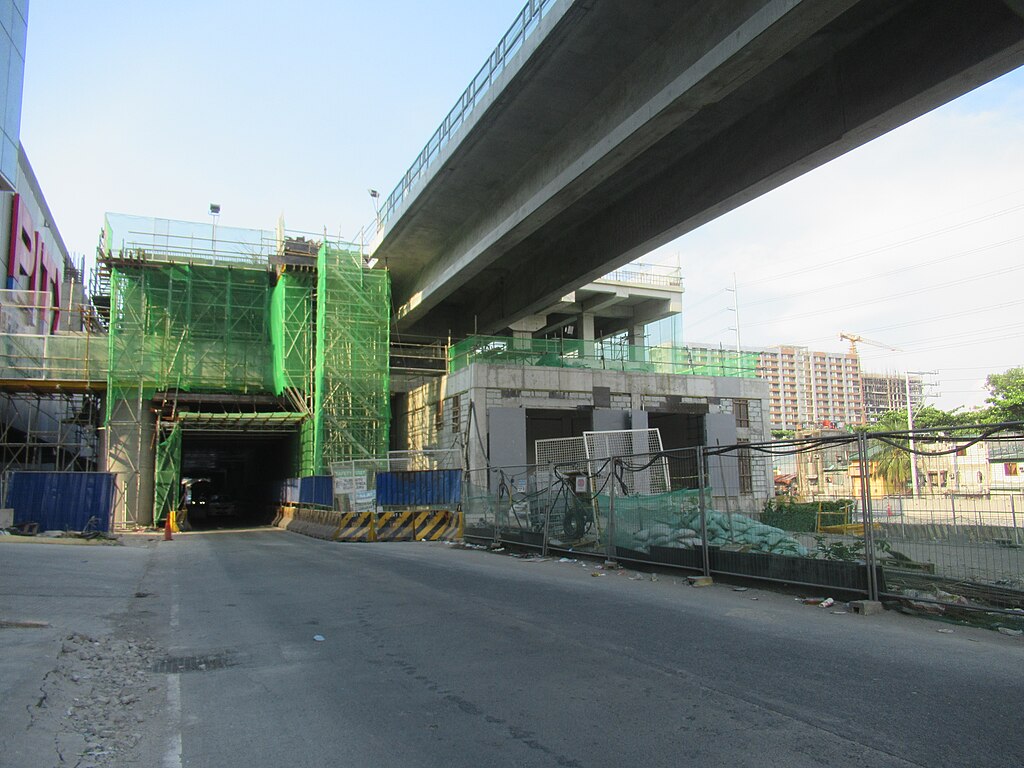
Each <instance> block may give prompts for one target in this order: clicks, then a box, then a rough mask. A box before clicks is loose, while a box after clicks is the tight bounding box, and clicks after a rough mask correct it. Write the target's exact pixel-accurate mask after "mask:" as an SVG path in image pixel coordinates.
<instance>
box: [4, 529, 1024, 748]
mask: <svg viewBox="0 0 1024 768" xmlns="http://www.w3.org/2000/svg"><path fill="white" fill-rule="evenodd" d="M13 549H15V548H12V547H6V548H4V547H3V546H2V545H0V576H2V577H3V582H2V583H3V584H7V585H9V587H10V588H9V589H8V588H7V587H0V614H2V616H6V615H10V614H11V613H12V612H14V613H17V611H18V610H19V609H18V606H19V605H20V604H21V602H20V598H19V596H18V594H17V593H18V590H19V589H21V588H22V587H25V588H26V589H27V585H26V584H25V583H24V582H23V581H22V571H23V570H24V567H25V566H26V562H25V561H24V560H23V558H26V557H28V556H27V555H23V552H24V551H25V550H26V549H27V547H17V548H16V549H17V554H18V558H17V559H16V560H17V562H14V564H13V565H12V558H11V557H9V556H8V553H9V552H11V551H12V550H13ZM67 549H68V548H66V547H42V546H40V547H34V548H33V550H34V552H35V553H39V552H41V551H45V554H33V555H32V558H46V559H48V560H57V561H59V560H60V558H62V557H66V554H67V553H66V551H67ZM110 551H113V552H114V554H113V555H109V554H108V553H109V552H110ZM119 553H120V554H119ZM107 557H110V558H112V559H113V560H117V562H118V563H119V565H117V567H116V568H115V573H116V574H117V581H116V584H117V585H119V586H118V587H117V588H113V589H114V591H117V589H119V588H121V587H123V589H125V590H130V591H131V592H132V593H137V594H143V595H146V597H144V598H132V595H131V594H127V593H126V594H125V595H118V597H116V598H115V599H113V600H112V601H111V606H115V605H116V606H120V608H123V613H120V614H118V615H117V619H116V621H115V620H113V619H111V621H110V622H109V627H107V629H108V630H109V631H114V632H121V631H126V629H125V628H126V627H130V628H131V632H132V633H133V634H134V635H135V636H138V637H147V638H150V639H151V640H152V641H153V642H154V643H155V645H156V646H157V647H158V648H160V649H162V654H163V655H161V657H160V658H161V659H168V660H169V661H166V660H165V661H164V663H162V664H159V665H157V666H156V667H155V669H157V670H158V671H154V672H152V673H151V674H152V677H153V679H154V680H156V681H158V682H159V684H160V686H161V688H160V695H161V696H162V697H163V698H162V699H161V700H162V701H164V702H165V705H164V711H163V713H162V717H161V718H159V721H152V722H147V723H146V728H147V734H146V738H145V739H143V740H142V741H141V742H140V744H139V746H138V750H139V754H138V756H137V759H138V764H144V765H162V766H164V768H178V767H179V766H245V768H258V767H261V766H275V767H276V766H290V767H292V768H299V767H300V766H324V765H332V766H587V767H590V766H617V765H636V766H689V765H693V766H730V767H734V766H756V767H757V768H764V767H766V766H786V768H796V767H797V766H812V765H829V766H903V765H917V766H964V765H971V766H988V765H991V766H1001V767H1002V766H1009V765H1018V764H1020V755H1021V754H1024V729H1022V728H1021V727H1020V726H1021V718H1022V716H1024V706H1022V705H1024V664H1022V662H1024V639H1021V638H1018V637H1008V636H1004V635H1000V634H997V633H993V632H990V631H984V630H974V629H968V628H963V627H955V628H953V629H954V631H953V632H952V633H951V634H950V633H947V632H939V631H938V630H939V629H949V628H950V626H949V625H946V624H940V623H936V622H931V621H927V620H922V619H917V618H910V617H906V616H901V615H897V614H892V613H887V614H884V615H882V616H872V617H859V616H854V615H852V614H844V615H838V614H834V613H832V612H831V611H830V610H827V609H825V610H823V609H820V608H816V607H809V606H804V605H802V604H799V603H797V602H795V601H794V600H793V597H792V596H789V595H783V594H774V593H771V592H768V591H762V590H757V589H750V590H748V591H745V592H737V591H733V590H732V588H731V587H729V586H727V585H724V584H716V585H715V586H713V587H710V588H703V589H697V588H692V587H689V586H686V585H685V583H684V582H683V581H682V580H681V579H680V578H679V577H676V576H673V575H660V576H659V580H658V581H657V582H656V583H652V582H651V581H650V579H649V576H647V577H645V580H639V579H636V578H631V575H632V572H625V573H623V574H622V575H618V574H615V573H608V575H603V576H599V577H595V576H592V575H591V574H592V573H594V569H593V568H592V567H583V566H582V565H580V564H572V563H560V562H557V561H555V560H550V561H547V562H535V561H525V560H518V559H514V558H510V557H506V556H502V555H497V554H490V553H486V552H480V551H472V550H461V549H455V548H452V547H449V546H447V545H443V544H426V543H408V544H377V545H367V544H335V543H328V542H322V541H318V540H314V539H308V538H305V537H302V536H299V535H296V534H291V533H287V532H282V531H276V530H262V531H252V532H234V533H209V534H193V535H187V536H178V537H176V539H175V541H173V542H156V541H152V542H142V543H141V544H136V545H135V546H134V547H124V548H118V549H117V550H108V551H106V552H104V558H107ZM119 557H120V558H121V559H120V560H118V558H119ZM133 569H134V572H137V575H138V578H137V580H136V579H133V578H130V577H129V576H128V575H127V572H129V571H133ZM65 572H66V569H65V571H62V573H65ZM10 585H13V586H10ZM53 589H54V590H56V591H59V590H58V589H57V587H53ZM752 598H757V599H756V600H753V599H752ZM118 601H120V602H118ZM2 616H0V617H2ZM12 631H13V630H12ZM21 631H23V632H27V631H29V630H21ZM315 636H320V637H322V638H323V639H322V640H316V639H314V638H315ZM5 637H7V636H5V635H4V634H0V643H2V645H0V648H6V647H7V646H8V642H7V640H6V639H5ZM2 659H3V656H2V655H0V671H4V670H6V669H7V667H5V666H4V664H3V661H2ZM30 668H31V669H34V667H31V665H30ZM41 668H42V667H40V669H41ZM23 687H24V686H23ZM0 714H4V715H6V712H5V711H3V710H0ZM0 764H3V765H7V763H6V762H4V761H3V759H2V758H0ZM30 764H31V765H35V764H36V763H26V765H30ZM38 764H44V763H38ZM68 764H74V763H68ZM97 764H102V763H97ZM12 765H17V763H12Z"/></svg>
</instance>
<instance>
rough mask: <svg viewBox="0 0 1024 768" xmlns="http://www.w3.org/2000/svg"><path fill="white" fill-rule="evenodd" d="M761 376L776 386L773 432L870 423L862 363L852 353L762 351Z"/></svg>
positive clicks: (772, 405)
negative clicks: (864, 394)
mask: <svg viewBox="0 0 1024 768" xmlns="http://www.w3.org/2000/svg"><path fill="white" fill-rule="evenodd" d="M758 375H759V376H760V377H761V378H763V379H767V380H768V382H769V384H770V401H769V411H768V414H769V422H770V424H771V426H772V428H773V429H798V428H800V427H803V426H806V425H810V424H815V425H818V426H822V425H825V426H831V425H836V426H842V425H846V424H861V423H863V421H864V401H863V393H862V386H861V372H860V358H859V357H858V356H857V355H856V354H852V353H850V352H818V351H813V350H810V349H808V348H807V347H795V346H785V345H783V346H778V347H770V348H768V349H765V350H763V351H761V353H760V356H759V359H758Z"/></svg>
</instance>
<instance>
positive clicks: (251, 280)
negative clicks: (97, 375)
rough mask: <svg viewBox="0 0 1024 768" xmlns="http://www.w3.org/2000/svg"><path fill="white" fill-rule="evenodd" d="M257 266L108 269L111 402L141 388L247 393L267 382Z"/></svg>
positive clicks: (265, 305) (264, 306)
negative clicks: (255, 268) (109, 284)
mask: <svg viewBox="0 0 1024 768" xmlns="http://www.w3.org/2000/svg"><path fill="white" fill-rule="evenodd" d="M269 306H270V285H269V280H268V279H267V273H266V272H265V271H263V270H251V269H238V268H230V267H209V266H189V265H185V264H169V265H164V266H161V267H160V268H153V267H115V268H114V269H113V270H112V273H111V319H110V339H109V344H110V353H109V359H110V374H109V381H108V386H109V392H110V397H109V398H108V399H109V400H110V401H111V402H112V401H113V400H116V399H118V398H119V397H122V396H126V395H127V393H128V392H132V391H135V389H136V388H137V387H140V386H141V387H142V390H143V393H144V395H145V396H147V397H151V396H152V393H153V392H156V391H158V390H163V389H172V388H175V389H179V390H184V391H208V392H238V393H253V392H265V391H270V390H271V389H272V387H273V382H272V369H271V365H270V357H271V347H270V344H269V343H268V341H269V339H270V334H269V326H268V315H269V311H268V310H269Z"/></svg>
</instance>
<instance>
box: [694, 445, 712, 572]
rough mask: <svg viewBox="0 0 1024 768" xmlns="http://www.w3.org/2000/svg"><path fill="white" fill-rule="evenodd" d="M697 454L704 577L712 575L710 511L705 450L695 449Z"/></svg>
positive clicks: (698, 507) (698, 505)
mask: <svg viewBox="0 0 1024 768" xmlns="http://www.w3.org/2000/svg"><path fill="white" fill-rule="evenodd" d="M694 450H695V451H696V452H697V489H698V494H699V495H698V496H697V509H698V510H699V512H700V541H701V554H702V555H703V563H704V575H705V576H710V575H711V553H710V552H709V550H708V511H707V502H706V501H705V499H704V492H705V485H704V478H705V473H704V462H705V456H704V449H703V448H699V447H698V448H695V449H694Z"/></svg>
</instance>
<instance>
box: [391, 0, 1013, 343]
mask: <svg viewBox="0 0 1024 768" xmlns="http://www.w3.org/2000/svg"><path fill="white" fill-rule="evenodd" d="M533 6H538V7H542V8H544V9H545V10H544V15H543V17H542V18H541V19H540V21H539V22H538V23H537V25H536V28H535V29H534V30H533V32H532V33H531V34H530V35H529V36H528V37H525V41H523V42H521V45H519V47H518V49H517V51H516V53H515V55H514V56H508V57H506V58H507V61H506V63H505V64H504V66H503V68H502V69H501V71H500V72H499V73H497V74H496V75H495V77H494V78H493V80H492V81H491V84H490V87H489V88H488V89H487V91H486V93H485V94H484V95H483V96H481V97H478V98H474V100H473V109H472V111H466V112H465V114H461V115H459V116H458V121H459V123H460V127H459V130H458V132H457V133H454V132H453V134H452V138H451V140H450V141H449V142H447V143H446V144H444V145H440V143H439V147H440V149H439V150H438V151H437V152H436V153H434V157H433V159H432V161H431V162H430V163H429V167H427V166H426V164H424V165H423V168H422V169H421V171H420V172H418V173H417V174H416V177H415V178H414V179H413V180H412V183H410V184H407V185H406V187H405V188H404V189H402V190H396V193H398V194H397V197H395V198H394V200H395V202H396V205H394V206H392V207H390V208H388V210H386V211H385V217H384V221H383V227H382V230H381V232H380V233H379V236H378V243H377V247H376V250H375V255H376V256H377V257H378V259H380V260H381V261H382V262H386V263H387V265H388V267H389V268H390V269H391V270H392V273H393V285H394V300H395V306H396V307H397V314H396V318H395V321H396V327H397V328H398V329H399V330H405V331H408V332H418V333H447V332H448V331H449V330H451V331H452V332H453V333H455V334H462V333H472V332H474V330H475V331H477V332H479V333H495V332H499V331H501V330H502V329H504V328H506V327H508V326H509V325H510V324H511V323H513V322H515V321H516V320H518V319H520V318H523V317H525V316H527V315H530V314H531V313H533V312H535V311H536V310H538V309H539V308H541V307H543V306H550V305H551V304H553V303H556V302H558V301H559V299H560V298H561V297H562V296H563V295H565V294H567V293H569V292H570V291H572V290H573V289H574V288H576V287H577V286H579V285H581V284H583V283H586V282H588V281H590V280H593V279H595V278H597V277H599V276H600V275H602V274H604V273H606V272H608V271H610V270H612V269H614V268H616V267H618V266H620V265H622V264H625V263H626V262H628V261H631V260H633V259H636V258H638V257H640V256H642V255H643V254H645V253H647V252H648V251H650V250H652V249H653V248H656V247H657V246H659V245H662V244H664V243H667V242H669V241H671V240H672V239H674V238H676V237H678V236H680V235H682V234H684V233H686V232H688V231H690V230H693V229H694V228H696V227H699V226H700V225H701V224H703V223H705V222H707V221H709V220H711V219H713V218H715V217H717V216H719V215H721V214H723V213H725V212H726V211H728V210H730V209H733V208H735V207H737V206H739V205H741V204H743V203H744V202H746V201H749V200H751V199H753V198H755V197H757V196H759V195H761V194H763V193H765V192H767V191H769V190H771V189H773V188H775V187H777V186H779V185H781V184H783V183H784V182H786V181H788V180H790V179H793V178H794V177H796V176H799V175H800V174H802V173H804V172H805V171H808V170H810V169H812V168H814V167H816V166H818V165H821V164H823V163H825V162H827V161H828V160H831V159H832V158H834V157H837V156H838V155H840V154H842V153H844V152H847V151H849V150H851V149H853V148H855V147H857V146H860V145H861V144H864V143H865V142H868V141H870V140H871V139H873V138H875V137H877V136H879V135H881V134H883V133H885V132H886V131H889V130H891V129H893V128H895V127H897V126H899V125H901V124H903V123H905V122H907V121H909V120H911V119H913V118H915V117H917V116H919V115H921V114H923V113H925V112H927V111H929V110H931V109H933V108H935V107H937V106H939V105H941V104H943V103H945V102H947V101H949V100H951V99H953V98H955V97H957V96H959V95H961V94H963V93H965V92H967V91H969V90H971V89H973V88H975V87H976V86H978V85H980V84H982V83H984V82H987V81H989V80H991V79H993V78H995V77H997V76H999V75H1001V74H1003V73H1005V72H1008V71H1010V70H1012V69H1014V68H1016V67H1017V66H1019V65H1021V64H1022V63H1024V2H1021V0H705V1H704V2H683V1H681V0H645V1H644V2H636V1H635V0H545V1H544V2H542V1H541V0H535V2H533V3H531V5H530V6H527V10H528V11H530V10H531V9H532V8H533ZM501 53H502V51H501V50H500V46H499V50H498V51H496V52H495V56H494V57H492V61H497V60H498V58H499V56H500V54H501ZM467 93H469V92H467ZM936 162H941V158H936Z"/></svg>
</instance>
